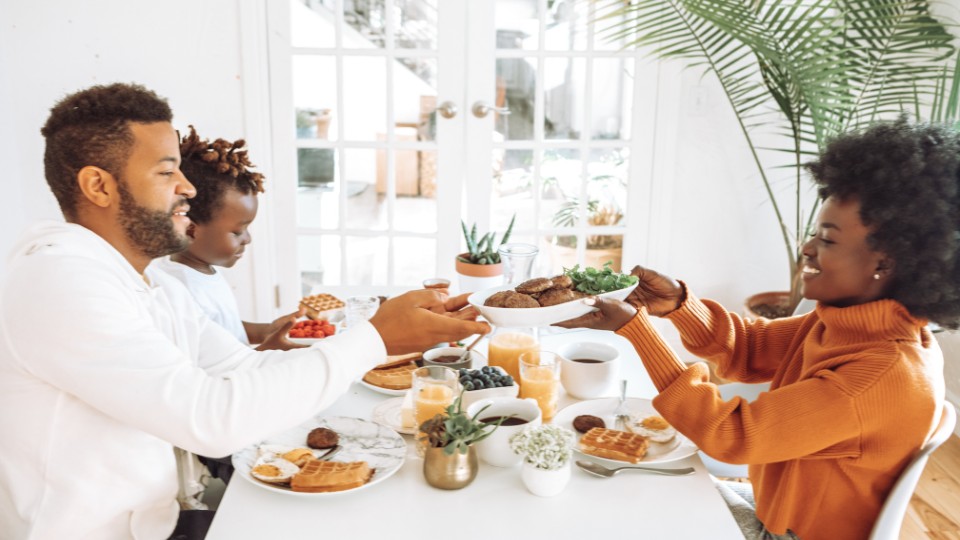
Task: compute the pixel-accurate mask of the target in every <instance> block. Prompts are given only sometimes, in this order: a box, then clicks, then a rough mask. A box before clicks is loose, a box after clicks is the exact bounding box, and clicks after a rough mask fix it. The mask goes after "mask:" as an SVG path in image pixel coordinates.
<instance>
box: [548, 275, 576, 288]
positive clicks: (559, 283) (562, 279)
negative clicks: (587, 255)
mask: <svg viewBox="0 0 960 540" xmlns="http://www.w3.org/2000/svg"><path fill="white" fill-rule="evenodd" d="M550 281H552V282H553V288H554V289H569V288H571V287H573V280H572V279H570V276H568V275H566V274H560V275H559V276H553V277H552V278H550Z"/></svg>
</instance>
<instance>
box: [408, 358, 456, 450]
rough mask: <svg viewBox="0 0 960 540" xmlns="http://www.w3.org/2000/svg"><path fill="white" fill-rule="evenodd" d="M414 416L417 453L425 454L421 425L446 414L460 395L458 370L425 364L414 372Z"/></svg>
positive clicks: (412, 390)
mask: <svg viewBox="0 0 960 540" xmlns="http://www.w3.org/2000/svg"><path fill="white" fill-rule="evenodd" d="M411 392H413V416H414V419H415V421H416V425H417V441H418V444H417V445H416V447H417V454H418V455H419V456H421V457H422V456H423V454H424V450H425V448H426V446H425V443H420V442H419V440H420V438H421V437H422V436H423V433H422V432H421V431H420V426H421V425H422V424H423V423H424V422H426V421H427V420H429V419H431V418H433V417H434V416H436V415H438V414H440V415H444V416H445V415H446V414H447V411H446V409H447V407H448V406H450V404H451V403H453V400H454V399H455V398H456V397H457V396H458V395H460V381H459V377H458V376H457V372H456V371H454V370H452V369H450V368H446V367H441V366H424V367H421V368H417V369H416V370H414V372H413V384H412V389H411Z"/></svg>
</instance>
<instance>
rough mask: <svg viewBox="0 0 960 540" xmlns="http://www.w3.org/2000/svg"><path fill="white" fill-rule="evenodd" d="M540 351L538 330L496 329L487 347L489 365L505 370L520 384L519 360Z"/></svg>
mask: <svg viewBox="0 0 960 540" xmlns="http://www.w3.org/2000/svg"><path fill="white" fill-rule="evenodd" d="M539 350H540V341H539V339H538V335H537V329H536V328H499V327H497V328H494V329H493V334H492V335H491V336H490V343H489V345H488V346H487V364H489V365H491V366H497V367H501V368H503V370H504V371H506V372H507V373H509V374H510V376H511V377H513V380H514V381H516V382H517V384H521V382H520V367H519V358H520V355H521V354H524V353H529V352H537V351H539Z"/></svg>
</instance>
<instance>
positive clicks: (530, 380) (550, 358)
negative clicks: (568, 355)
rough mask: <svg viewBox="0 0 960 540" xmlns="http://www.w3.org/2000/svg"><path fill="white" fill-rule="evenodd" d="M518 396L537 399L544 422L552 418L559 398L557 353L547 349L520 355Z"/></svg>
mask: <svg viewBox="0 0 960 540" xmlns="http://www.w3.org/2000/svg"><path fill="white" fill-rule="evenodd" d="M520 397H521V398H533V399H535V400H536V401H537V405H539V406H540V412H541V413H543V421H544V422H549V421H550V420H552V419H553V416H554V415H555V414H557V401H558V400H559V399H560V356H559V355H557V354H556V353H552V352H548V351H535V352H527V353H523V354H521V355H520Z"/></svg>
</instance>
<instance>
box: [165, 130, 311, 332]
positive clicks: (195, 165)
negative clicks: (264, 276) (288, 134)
mask: <svg viewBox="0 0 960 540" xmlns="http://www.w3.org/2000/svg"><path fill="white" fill-rule="evenodd" d="M245 144H246V143H245V141H243V140H242V139H241V140H238V141H234V142H233V143H231V142H229V141H226V140H224V139H217V140H215V141H214V142H213V143H210V142H209V140H206V139H200V137H199V136H198V135H197V132H196V130H195V129H194V128H193V126H190V134H189V135H187V136H186V137H184V138H183V140H182V141H181V143H180V155H181V158H182V160H183V161H182V163H181V164H180V170H181V171H182V172H183V174H184V175H185V176H186V177H187V179H188V180H190V182H191V183H192V184H193V185H194V187H195V188H196V190H197V195H196V197H194V198H192V199H190V201H189V202H190V211H189V212H188V213H187V215H188V217H189V218H190V221H191V222H192V223H191V224H190V225H189V227H188V229H187V235H189V236H190V238H191V242H190V246H189V247H188V248H187V249H186V250H184V251H181V252H180V253H175V254H173V255H171V256H169V257H164V258H163V259H159V260H157V261H155V262H154V263H153V264H154V265H155V267H157V268H159V269H161V270H163V271H165V272H166V273H168V274H170V275H171V276H173V277H175V278H177V279H178V280H180V281H181V282H182V283H183V284H184V285H185V286H186V287H187V289H188V290H189V291H190V293H191V294H192V295H193V297H194V299H195V300H196V301H197V304H198V305H199V306H200V307H201V308H202V309H203V311H204V312H205V313H206V314H207V315H208V316H209V317H210V318H211V319H212V320H213V321H215V322H216V323H218V324H220V325H221V326H223V327H224V328H226V329H227V330H229V331H230V332H232V333H233V334H234V335H235V336H237V339H239V340H240V341H242V342H244V343H248V344H259V346H258V347H257V350H268V349H282V350H287V349H293V348H299V347H303V345H298V344H295V343H293V342H291V341H289V340H288V339H287V338H286V335H287V332H288V331H289V330H290V328H291V327H292V326H293V324H294V323H295V322H296V319H297V317H299V316H301V315H303V313H301V312H300V311H297V312H294V313H291V314H289V315H285V316H283V317H280V318H279V319H277V320H275V321H273V322H272V323H251V322H246V321H243V320H241V319H240V313H239V309H238V307H237V300H236V298H235V297H234V295H233V291H232V290H231V289H230V285H229V284H228V283H227V281H226V279H224V277H223V275H222V273H221V272H220V271H218V270H217V268H216V267H218V266H222V267H224V268H230V267H232V266H233V265H234V264H236V263H237V261H238V260H240V257H241V256H242V255H243V252H244V249H245V248H246V246H247V244H249V243H250V241H251V237H250V231H249V230H248V227H249V226H250V223H252V222H253V220H254V219H255V218H256V217H257V204H258V203H257V194H258V193H262V192H263V175H262V174H260V173H258V172H254V171H253V170H251V169H252V168H253V167H254V165H253V164H252V163H250V160H249V158H248V157H247V151H246V150H244V149H243V147H244V145H245Z"/></svg>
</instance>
